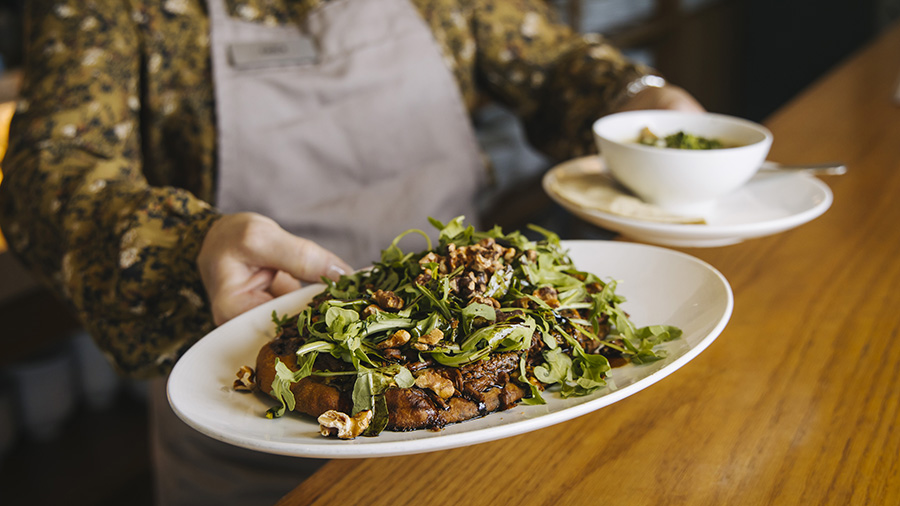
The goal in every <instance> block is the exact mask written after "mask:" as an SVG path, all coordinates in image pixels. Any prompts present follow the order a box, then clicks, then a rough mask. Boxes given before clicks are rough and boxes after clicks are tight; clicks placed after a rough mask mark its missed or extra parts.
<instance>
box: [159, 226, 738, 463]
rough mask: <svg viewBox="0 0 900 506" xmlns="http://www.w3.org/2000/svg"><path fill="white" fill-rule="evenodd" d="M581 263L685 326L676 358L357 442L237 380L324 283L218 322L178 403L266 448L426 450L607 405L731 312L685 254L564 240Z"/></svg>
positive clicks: (226, 436) (181, 365)
mask: <svg viewBox="0 0 900 506" xmlns="http://www.w3.org/2000/svg"><path fill="white" fill-rule="evenodd" d="M564 244H565V246H566V247H567V248H569V250H570V254H571V256H572V259H573V261H574V262H575V264H576V265H577V266H578V267H579V268H580V269H584V270H588V271H592V272H595V273H596V274H598V275H599V276H601V278H603V279H610V278H611V279H616V280H620V283H619V286H618V292H619V293H620V294H621V295H623V296H625V297H626V298H627V299H628V301H627V302H626V303H624V304H623V307H624V308H625V309H626V310H627V311H628V312H629V313H630V314H631V316H632V319H633V321H634V322H635V324H637V325H641V326H642V325H648V324H656V323H660V324H662V323H664V324H670V325H676V326H678V327H680V328H681V329H682V330H683V331H684V335H683V336H682V338H681V339H677V340H674V341H671V342H669V343H666V344H665V345H664V346H665V348H666V349H667V350H668V357H666V358H665V359H663V360H660V361H657V362H654V363H650V364H645V365H641V366H635V365H627V366H625V367H621V368H617V369H614V370H613V372H612V375H611V380H610V382H609V383H610V385H611V386H610V387H607V388H605V389H603V390H601V391H598V392H595V393H594V394H592V395H590V396H586V397H579V398H570V399H563V398H561V397H560V396H559V395H558V394H556V393H554V392H548V393H546V394H545V399H546V400H547V404H545V405H542V406H525V405H519V406H517V407H515V408H513V409H510V410H507V411H503V412H500V413H494V414H491V415H488V416H485V417H483V418H480V419H476V420H469V421H466V422H462V423H459V424H455V425H451V426H449V427H446V428H444V429H443V430H441V431H437V432H435V431H427V430H420V431H413V432H387V431H386V432H383V433H382V434H380V435H379V436H377V437H361V438H357V439H355V440H352V441H341V440H336V439H332V438H324V437H322V436H320V435H319V433H318V424H317V423H316V422H315V420H314V419H312V418H311V417H304V416H300V415H297V414H296V413H290V414H288V415H285V416H284V417H282V418H279V419H275V420H270V419H267V418H265V416H264V413H265V411H266V409H268V408H269V407H271V406H273V405H274V401H272V400H270V399H268V398H267V397H265V396H263V395H261V394H242V393H238V392H234V391H233V390H232V388H231V386H232V383H233V382H234V379H235V373H236V372H237V371H238V369H239V368H240V367H241V366H242V365H253V364H254V363H255V361H256V354H257V352H258V350H259V348H260V347H261V346H262V345H263V344H264V343H265V342H267V341H268V340H269V339H271V337H272V331H273V324H272V321H271V313H272V311H273V310H275V311H278V312H279V314H284V313H289V312H296V311H299V310H300V309H302V308H303V307H304V306H305V305H306V303H307V302H308V301H309V300H310V298H311V297H312V296H313V295H315V294H316V293H318V292H319V291H320V290H321V286H310V287H307V288H304V289H302V290H299V291H296V292H294V293H291V294H288V295H285V296H283V297H280V298H278V299H276V300H273V301H271V302H269V303H266V304H263V305H262V306H259V307H257V308H255V309H253V310H251V311H248V312H247V313H245V314H243V315H241V316H239V317H237V318H235V319H234V320H231V321H229V322H228V323H226V324H224V325H222V326H221V327H219V328H217V329H216V330H214V331H213V332H211V333H210V334H209V335H207V336H206V337H204V338H203V339H201V340H200V341H199V342H198V343H197V344H196V345H194V346H193V347H191V349H189V350H188V352H187V353H186V354H185V355H184V357H182V358H181V360H179V361H178V362H177V363H176V364H175V368H174V370H173V371H172V373H171V375H170V377H169V382H168V394H169V402H170V403H171V405H172V407H173V408H174V410H175V412H176V413H177V414H178V416H179V417H181V418H182V419H183V420H184V421H185V422H187V423H188V424H189V425H191V426H192V427H194V428H195V429H197V430H198V431H200V432H202V433H204V434H207V435H209V436H211V437H213V438H216V439H219V440H221V441H225V442H228V443H231V444H234V445H237V446H241V447H245V448H250V449H253V450H258V451H261V452H267V453H274V454H282V455H293V456H302V457H317V458H361V457H379V456H391V455H403V454H413V453H422V452H428V451H434V450H443V449H449V448H456V447H460V446H467V445H472V444H477V443H482V442H486V441H492V440H496V439H500V438H504V437H509V436H514V435H517V434H522V433H525V432H529V431H533V430H536V429H540V428H543V427H547V426H550V425H553V424H556V423H560V422H564V421H566V420H569V419H572V418H575V417H577V416H580V415H583V414H586V413H589V412H591V411H594V410H596V409H599V408H602V407H604V406H607V405H609V404H612V403H614V402H616V401H619V400H621V399H623V398H625V397H628V396H629V395H632V394H634V393H636V392H638V391H640V390H642V389H644V388H646V387H648V386H650V385H652V384H653V383H656V382H657V381H659V380H661V379H663V378H664V377H666V376H668V375H669V374H671V373H672V372H674V371H675V370H676V369H678V368H680V367H681V366H683V365H685V364H687V363H688V362H689V361H690V360H692V359H693V358H694V357H696V356H697V355H698V354H699V353H700V352H701V351H703V350H704V349H705V348H706V347H707V346H709V344H710V343H712V342H713V340H715V338H716V337H717V336H718V335H719V334H720V333H721V332H722V329H724V328H725V325H726V324H727V323H728V319H729V318H730V317H731V311H732V307H733V296H732V292H731V287H730V286H729V284H728V282H727V281H726V280H725V278H724V277H723V276H722V275H721V274H720V273H719V272H718V271H716V270H715V269H714V268H712V267H711V266H709V265H708V264H706V263H704V262H702V261H700V260H698V259H696V258H694V257H692V256H689V255H686V254H684V253H680V252H676V251H671V250H667V249H663V248H658V247H654V246H646V245H640V244H628V243H617V242H606V241H571V242H568V241H567V242H565V243H564Z"/></svg>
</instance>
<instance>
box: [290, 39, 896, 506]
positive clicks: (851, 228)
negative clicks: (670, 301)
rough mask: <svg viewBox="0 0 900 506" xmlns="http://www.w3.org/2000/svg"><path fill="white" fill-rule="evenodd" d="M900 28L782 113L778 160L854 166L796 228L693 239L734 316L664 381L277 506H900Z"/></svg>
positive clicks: (381, 463) (363, 467) (369, 467)
mask: <svg viewBox="0 0 900 506" xmlns="http://www.w3.org/2000/svg"><path fill="white" fill-rule="evenodd" d="M898 76H900V25H898V26H895V27H894V28H893V29H891V30H890V31H889V32H886V33H885V34H884V35H883V36H882V37H881V38H880V39H879V40H877V41H876V42H875V43H873V44H872V45H870V46H868V47H867V48H865V49H864V50H862V51H861V52H860V53H858V54H857V55H855V56H854V57H853V58H852V59H850V60H848V61H846V62H844V63H843V64H842V65H840V66H839V67H838V68H837V69H836V70H835V71H834V72H832V73H830V74H829V75H827V76H825V77H824V78H823V79H822V80H821V81H819V82H818V83H816V84H815V85H814V86H812V87H811V88H810V89H808V90H807V91H806V92H804V93H803V94H802V95H800V96H799V97H797V98H796V99H795V100H793V101H792V102H791V103H790V104H788V105H787V106H785V107H784V108H783V109H781V110H780V111H779V112H778V113H776V114H775V115H774V116H773V117H771V118H770V119H769V121H768V122H767V126H768V127H769V128H770V129H771V130H772V131H773V133H774V135H775V143H774V145H773V148H772V152H771V154H770V159H773V160H776V161H780V162H787V163H803V162H822V161H830V160H840V161H844V162H846V163H847V165H848V166H849V172H848V174H846V175H844V176H839V177H830V178H826V179H825V181H826V183H827V184H828V185H829V186H830V187H831V188H832V190H833V191H834V196H835V199H834V204H833V206H832V208H831V209H830V210H829V211H828V212H827V213H825V214H824V215H823V216H821V217H820V218H818V219H816V220H814V221H812V222H810V223H808V224H806V225H804V226H801V227H799V228H797V229H794V230H791V231H788V232H785V233H782V234H778V235H775V236H771V237H766V238H761V239H754V240H751V241H747V242H744V243H741V244H738V245H733V246H727V247H722V248H711V249H682V250H683V251H685V252H687V253H689V254H692V255H694V256H697V257H699V258H701V259H703V260H705V261H707V262H709V263H710V264H712V265H713V266H715V267H716V268H718V269H719V270H720V271H721V272H722V273H723V274H724V275H725V277H726V278H727V279H728V280H729V281H730V283H731V285H732V288H733V289H734V294H735V309H734V314H733V317H732V319H731V321H730V323H729V325H728V327H727V328H726V329H725V331H724V332H723V333H722V335H721V336H720V337H719V338H718V340H717V341H716V342H714V343H713V344H712V346H710V348H709V349H707V350H706V351H705V352H703V353H702V354H701V355H700V356H699V357H698V358H696V359H695V360H694V361H692V362H691V363H689V364H688V365H687V366H685V367H683V368H682V369H680V370H678V371H676V372H675V373H674V374H672V375H671V376H669V377H668V378H666V379H665V380H663V381H661V382H660V383H658V384H656V385H653V386H652V387H650V388H648V389H646V390H644V391H641V392H639V393H637V394H636V395H634V396H632V397H629V398H626V399H624V400H623V401H620V402H618V403H615V404H613V405H611V406H609V407H606V408H603V409H601V410H599V411H596V412H593V413H591V414H588V415H585V416H582V417H579V418H577V419H575V420H572V421H569V422H565V423H562V424H559V425H555V426H553V427H550V428H547V429H542V430H539V431H536V432H532V433H529V434H524V435H521V436H516V437H512V438H508V439H504V440H500V441H495V442H491V443H486V444H481V445H476V446H471V447H467V448H461V449H456V450H450V451H442V452H436V453H429V454H422V455H411V456H404V457H391V458H382V459H365V460H363V459H360V460H334V461H331V462H330V463H329V464H327V465H326V466H325V467H324V468H322V469H321V471H320V472H318V473H317V474H316V475H314V476H313V477H312V478H310V479H309V480H307V481H305V482H304V483H302V484H299V486H298V487H297V488H296V489H295V490H293V491H292V492H291V493H290V494H288V495H287V496H286V497H285V498H284V499H283V500H282V501H281V502H280V503H279V504H282V505H299V504H323V505H324V504H327V505H336V504H338V505H347V504H363V503H365V504H393V505H398V504H429V503H435V504H450V503H457V504H615V505H619V506H621V505H666V504H673V505H675V504H678V505H680V504H691V505H698V504H699V505H705V504H716V505H718V504H741V505H756V504H759V505H768V504H816V505H820V504H834V505H848V504H858V505H891V504H900V428H898V422H900V335H898V331H900V107H898V106H897V105H896V104H895V103H894V102H893V101H892V96H893V93H894V90H895V88H896V86H897V79H898Z"/></svg>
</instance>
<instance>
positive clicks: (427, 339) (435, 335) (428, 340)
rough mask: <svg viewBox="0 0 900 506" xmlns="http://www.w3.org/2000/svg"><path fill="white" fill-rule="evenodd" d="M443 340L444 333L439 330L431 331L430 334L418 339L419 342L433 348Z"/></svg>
mask: <svg viewBox="0 0 900 506" xmlns="http://www.w3.org/2000/svg"><path fill="white" fill-rule="evenodd" d="M443 338H444V333H443V332H442V331H441V329H431V332H429V333H427V334H425V335H424V336H422V337H420V338H419V342H420V343H424V344H430V345H432V346H434V345H435V344H437V343H439V342H441V339H443Z"/></svg>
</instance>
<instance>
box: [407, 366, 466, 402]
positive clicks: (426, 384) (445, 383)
mask: <svg viewBox="0 0 900 506" xmlns="http://www.w3.org/2000/svg"><path fill="white" fill-rule="evenodd" d="M416 386H417V387H419V388H421V389H423V390H424V389H430V390H431V391H433V392H434V393H436V394H437V395H438V397H440V398H441V399H449V398H450V397H453V394H455V393H456V389H455V388H453V382H452V381H450V380H448V379H447V378H445V377H443V376H441V375H440V374H438V373H436V372H434V371H433V370H431V369H425V370H424V371H422V372H420V373H419V375H418V376H417V377H416Z"/></svg>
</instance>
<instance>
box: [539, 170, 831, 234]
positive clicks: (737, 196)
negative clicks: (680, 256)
mask: <svg viewBox="0 0 900 506" xmlns="http://www.w3.org/2000/svg"><path fill="white" fill-rule="evenodd" d="M598 171H599V172H598ZM586 172H597V173H598V174H601V173H602V174H604V175H605V174H606V170H605V167H604V166H603V163H602V161H601V160H600V159H599V157H596V156H592V157H584V158H576V159H574V160H570V161H568V162H565V163H562V164H560V165H557V166H556V167H554V168H552V169H550V171H548V172H547V174H546V175H545V176H544V179H543V186H544V191H546V192H547V194H548V195H550V198H552V199H553V200H554V201H556V202H557V203H558V204H560V205H561V206H563V207H564V208H566V209H567V210H569V211H570V212H572V213H573V214H575V215H576V216H578V217H580V218H582V219H584V220H586V221H588V222H590V223H593V224H595V225H598V226H601V227H603V228H606V229H608V230H612V231H614V232H618V233H620V234H622V235H624V236H626V237H630V238H632V239H635V240H638V241H642V242H648V243H654V244H662V245H667V246H681V247H714V246H725V245H729V244H736V243H739V242H741V241H744V240H746V239H751V238H755V237H763V236H766V235H772V234H777V233H779V232H784V231H785V230H790V229H792V228H794V227H797V226H800V225H802V224H804V223H807V222H809V221H811V220H813V219H815V218H817V217H819V216H821V215H822V213H824V212H825V211H826V210H828V208H829V207H831V202H832V201H833V199H834V197H833V195H832V193H831V189H830V188H829V187H828V185H826V184H825V183H823V182H822V181H820V180H818V179H816V178H815V177H813V176H811V175H809V174H805V173H801V172H783V173H775V172H760V173H758V174H756V176H754V177H753V179H751V180H750V182H748V183H747V184H746V185H744V186H743V187H741V188H740V189H739V190H737V191H735V192H734V193H732V194H731V195H729V196H727V197H725V198H723V199H721V201H719V202H718V203H717V204H716V206H715V208H714V209H712V211H711V212H710V213H709V214H708V215H706V216H705V219H706V223H703V224H687V223H672V222H665V221H659V220H648V219H641V218H636V217H634V216H625V215H620V214H614V213H612V212H609V211H608V210H600V209H593V208H589V207H586V206H584V205H583V204H579V203H576V202H575V201H573V200H572V199H568V198H566V197H565V196H563V195H562V194H560V192H559V191H558V189H559V187H560V185H559V181H560V180H561V179H563V178H565V177H566V176H573V175H576V174H585V173H586ZM619 191H621V190H619Z"/></svg>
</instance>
